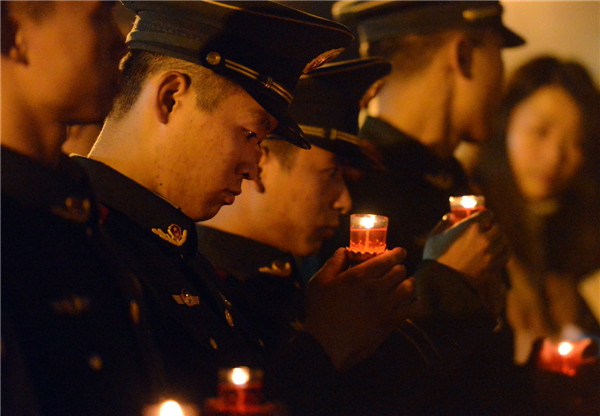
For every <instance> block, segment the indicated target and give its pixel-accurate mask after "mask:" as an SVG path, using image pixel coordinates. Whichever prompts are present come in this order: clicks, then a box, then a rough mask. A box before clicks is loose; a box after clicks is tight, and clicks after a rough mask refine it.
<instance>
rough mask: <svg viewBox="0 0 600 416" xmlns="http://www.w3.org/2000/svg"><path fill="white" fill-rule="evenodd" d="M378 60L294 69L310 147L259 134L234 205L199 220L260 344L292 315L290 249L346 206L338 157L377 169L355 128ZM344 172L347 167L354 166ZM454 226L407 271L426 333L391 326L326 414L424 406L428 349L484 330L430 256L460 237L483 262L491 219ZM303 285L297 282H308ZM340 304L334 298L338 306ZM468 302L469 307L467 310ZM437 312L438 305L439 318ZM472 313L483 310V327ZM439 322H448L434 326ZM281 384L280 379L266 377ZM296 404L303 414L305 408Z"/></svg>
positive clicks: (328, 230)
mask: <svg viewBox="0 0 600 416" xmlns="http://www.w3.org/2000/svg"><path fill="white" fill-rule="evenodd" d="M388 71H389V64H388V63H387V62H385V61H383V60H381V59H372V58H370V59H369V58H366V59H358V60H353V61H344V62H337V63H332V64H327V65H324V66H322V67H321V68H318V69H317V70H315V71H313V72H312V73H310V74H307V75H305V76H303V77H302V78H301V79H300V82H299V85H298V87H297V89H296V91H295V100H294V102H293V103H292V105H291V108H290V111H291V112H292V115H293V116H294V117H295V119H296V120H298V122H299V123H300V126H301V128H302V129H303V131H304V132H305V133H306V134H307V135H308V136H309V137H310V140H311V143H312V145H313V147H312V148H311V150H309V151H302V150H300V149H297V148H295V147H293V146H291V145H290V144H288V143H286V142H283V141H282V140H281V138H278V137H277V136H276V135H272V136H270V137H269V138H268V139H267V140H266V141H265V142H264V143H263V145H262V156H261V159H260V162H259V174H258V176H257V177H256V178H255V179H254V181H252V182H245V183H244V187H243V192H242V194H241V196H240V197H239V198H238V200H237V201H236V203H235V204H234V205H232V206H229V207H224V208H223V209H222V210H221V211H220V212H219V214H218V215H217V216H215V217H214V218H212V219H211V220H208V221H205V222H202V223H199V226H198V232H199V236H200V237H201V238H200V239H199V249H200V252H201V253H203V254H205V255H206V257H207V258H208V259H209V260H210V261H211V262H212V263H213V264H214V265H215V267H216V268H217V270H218V271H219V273H220V275H221V277H222V279H223V280H224V283H225V289H224V290H226V291H227V293H228V294H229V295H230V297H231V298H232V299H235V303H236V304H238V305H240V307H242V308H243V310H244V312H245V316H247V317H249V318H250V319H252V320H253V322H254V324H255V327H257V328H258V329H259V330H260V331H261V337H262V339H263V340H264V341H265V343H266V344H267V348H270V349H275V348H276V346H277V344H278V342H281V340H282V339H284V340H285V338H286V336H289V334H290V333H293V331H294V329H293V328H294V327H295V325H297V323H298V322H301V321H302V319H303V305H304V292H303V289H302V279H301V277H300V276H299V273H298V267H297V264H296V261H295V259H296V258H303V257H306V256H309V255H312V254H314V253H316V252H317V251H318V250H319V248H320V247H321V245H322V243H323V242H324V240H326V239H327V238H331V237H332V236H333V234H334V232H335V231H336V229H337V228H338V226H339V217H340V216H341V215H342V214H344V213H346V212H348V211H349V210H350V207H351V204H352V200H351V197H350V194H349V193H348V189H347V188H346V183H345V181H344V177H343V175H344V171H345V170H347V169H348V168H349V167H351V168H352V169H353V170H354V169H360V170H361V171H368V170H370V169H377V168H381V165H380V164H379V163H378V159H377V155H374V154H373V153H370V152H369V147H367V145H366V144H365V142H364V141H361V140H360V139H358V138H357V137H356V134H357V132H358V112H359V101H360V100H361V97H362V95H363V93H364V92H365V91H366V90H367V88H368V87H369V86H370V85H371V84H373V83H374V82H375V81H377V80H378V79H380V78H381V77H382V76H383V75H385V74H387V72H388ZM361 150H362V151H361ZM344 161H345V163H343V162H344ZM369 162H370V163H369ZM352 173H353V174H354V175H353V176H356V173H358V172H352ZM359 174H360V173H359ZM460 227H461V230H460V231H459V232H457V233H456V234H453V233H455V231H456V230H457V229H454V230H452V231H448V232H447V233H446V234H445V235H439V236H437V237H436V238H442V239H444V240H445V241H446V242H448V243H449V242H450V241H452V242H453V243H452V244H449V245H451V246H452V249H448V250H446V249H444V250H436V253H435V255H429V253H428V258H430V259H432V260H430V261H429V262H428V263H427V265H425V266H424V267H422V268H421V270H420V271H419V273H418V274H417V275H415V278H416V279H420V280H423V281H424V286H425V287H426V290H425V291H423V292H428V291H429V292H433V293H434V294H433V296H431V294H429V293H421V296H422V297H423V301H424V302H425V303H426V304H427V306H429V307H431V308H432V309H435V311H428V316H427V318H426V317H425V316H423V317H421V319H420V321H421V322H423V324H424V325H423V328H427V329H428V333H427V335H426V333H425V332H424V331H423V328H419V327H418V326H417V325H415V323H413V322H409V321H407V322H404V323H403V324H402V325H400V327H399V328H398V329H397V330H396V331H395V332H394V335H393V336H391V337H390V338H388V339H387V340H386V342H385V344H384V345H383V346H382V347H381V348H380V349H379V350H378V351H377V353H376V354H375V356H374V357H370V358H368V359H367V360H366V361H364V362H362V363H360V364H359V365H357V366H355V367H353V368H352V369H349V370H348V371H347V372H346V373H345V376H344V377H342V378H341V381H340V386H343V387H342V389H343V391H344V393H345V394H346V397H345V407H340V408H338V409H336V412H335V414H345V415H349V414H358V415H364V414H388V412H399V411H401V410H406V409H412V410H414V411H419V410H420V411H424V410H423V409H428V408H431V404H430V402H431V399H432V397H433V395H432V392H433V391H435V390H436V384H437V383H438V382H437V381H436V380H435V379H434V375H438V374H440V363H439V362H438V361H440V358H443V360H444V362H445V363H446V364H447V365H448V366H454V365H456V362H457V361H458V360H457V359H455V356H457V355H460V354H464V356H465V357H466V356H468V353H469V352H470V350H471V344H474V343H476V338H477V336H478V335H480V334H485V333H486V332H487V333H490V332H491V330H492V328H493V322H494V321H493V319H490V314H489V312H487V311H486V310H485V308H484V307H482V305H481V301H480V300H479V299H478V298H477V296H475V295H474V294H473V291H472V290H471V289H470V287H469V285H468V284H466V281H468V279H465V278H463V276H462V275H461V274H460V273H458V272H456V271H455V270H452V269H450V268H447V267H444V266H443V265H442V264H440V263H438V262H437V261H435V260H441V261H443V259H445V257H444V256H447V255H450V256H455V255H456V250H458V252H463V251H465V247H469V248H470V252H469V256H470V257H471V259H472V260H471V262H472V263H477V264H478V267H481V268H482V269H483V268H486V267H487V261H486V259H485V258H484V256H489V254H486V249H489V247H494V248H492V249H489V251H491V252H495V250H496V248H495V247H502V246H503V243H502V241H501V240H499V239H498V237H499V236H500V233H499V229H498V226H497V225H496V226H494V227H490V230H486V231H485V232H479V231H475V230H476V227H477V221H476V220H475V218H473V220H471V223H470V224H468V223H465V224H462V225H461V226H460ZM474 231H475V232H474ZM446 239H447V240H446ZM439 246H440V243H439V242H436V241H435V238H434V239H432V240H431V246H430V248H433V247H439ZM477 247H484V249H482V250H481V251H479V250H478V249H477ZM500 251H501V250H500ZM500 251H499V252H500ZM448 253H449V254H448ZM489 257H497V258H499V259H500V260H498V261H499V262H501V261H502V258H504V259H505V256H503V255H502V254H499V255H497V256H489ZM463 260H466V256H463ZM484 279H485V277H484V278H483V279H482V280H484ZM469 283H472V281H470V282H469ZM313 284H314V282H312V281H311V282H310V283H309V290H310V287H311V286H312V285H313ZM438 293H441V295H439V294H438ZM459 294H460V295H459ZM440 297H441V298H443V300H442V301H441V302H440V299H439V298H440ZM432 298H433V299H434V300H432ZM341 301H342V302H346V299H341ZM453 302H462V303H463V305H462V311H461V312H457V311H456V309H454V308H448V307H447V306H448V305H451V304H452V303H453ZM349 307H351V306H349ZM469 308H471V310H470V311H469ZM343 311H344V309H343V308H340V309H339V313H340V314H341V313H343ZM467 311H468V312H467ZM475 311H476V312H475ZM469 313H471V314H473V315H477V314H478V315H479V317H478V318H477V319H473V317H472V316H468V314H469ZM443 314H446V315H448V316H447V317H445V319H444V320H443V322H444V323H443V324H442V320H441V319H440V315H443ZM484 317H487V318H488V319H489V320H488V321H487V323H488V325H487V326H486V325H485V322H486V319H485V318H484ZM430 321H436V324H434V325H431V324H430ZM443 325H447V326H448V328H443V329H440V327H441V326H443ZM478 326H480V327H478ZM456 327H459V328H458V329H457V328H456ZM442 338H445V340H444V341H441V339H442ZM450 344H451V347H447V346H448V345H450ZM463 358H464V357H463ZM286 384H287V381H286V380H285V379H284V378H282V380H280V383H279V384H278V385H276V386H274V387H275V388H277V387H280V386H281V385H286ZM328 394H333V392H328ZM413 396H417V397H416V398H415V397H413ZM294 399H295V398H292V399H288V400H289V401H293V400H294ZM297 406H302V403H298V404H297ZM303 410H304V414H313V413H314V412H315V411H316V410H315V409H314V408H304V409H303ZM329 411H330V412H331V410H329Z"/></svg>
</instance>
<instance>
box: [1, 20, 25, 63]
mask: <svg viewBox="0 0 600 416" xmlns="http://www.w3.org/2000/svg"><path fill="white" fill-rule="evenodd" d="M5 23H6V24H7V25H8V27H7V28H2V36H3V37H2V54H6V55H7V56H8V58H9V59H10V60H12V61H14V62H16V63H21V64H24V65H27V63H28V61H29V60H28V58H27V41H26V36H25V34H24V32H23V25H22V24H21V23H19V21H18V19H17V18H16V17H13V16H10V18H7V19H6V22H5Z"/></svg>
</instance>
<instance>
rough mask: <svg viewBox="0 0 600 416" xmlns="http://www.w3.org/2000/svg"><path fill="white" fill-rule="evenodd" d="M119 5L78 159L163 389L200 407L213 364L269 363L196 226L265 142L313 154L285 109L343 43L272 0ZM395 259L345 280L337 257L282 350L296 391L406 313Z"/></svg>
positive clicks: (396, 253) (212, 379) (309, 391)
mask: <svg viewBox="0 0 600 416" xmlns="http://www.w3.org/2000/svg"><path fill="white" fill-rule="evenodd" d="M125 4H126V5H127V6H128V7H130V8H131V9H132V10H134V11H135V12H136V13H137V16H138V17H137V19H136V22H135V24H134V27H133V29H132V31H131V32H130V34H129V35H128V40H127V43H128V45H129V47H130V48H131V53H130V54H129V55H128V57H127V58H126V59H125V60H124V61H123V62H122V68H123V88H122V90H121V92H120V94H119V95H118V96H117V98H116V101H115V105H114V107H113V110H112V112H111V114H110V115H109V116H108V118H107V120H106V122H105V124H104V127H103V130H102V133H101V134H100V136H99V139H98V141H97V142H96V144H95V146H94V148H93V149H92V151H91V153H90V155H89V158H79V162H80V163H81V165H82V166H84V167H85V169H86V170H87V172H88V173H89V175H90V176H91V178H92V182H93V185H94V187H95V190H96V191H97V192H98V196H99V199H100V201H101V202H102V203H103V205H104V207H105V208H106V210H105V211H104V216H103V219H104V222H103V224H104V229H105V230H106V232H107V233H108V234H109V235H110V237H111V240H112V241H113V243H114V244H115V245H116V246H117V247H118V248H119V250H120V251H121V252H122V253H123V255H124V256H125V257H126V258H127V259H128V261H129V264H130V266H131V267H132V269H133V270H134V271H135V272H136V273H137V274H138V275H139V276H140V280H141V284H142V286H143V288H144V290H145V292H146V294H147V296H148V298H149V299H148V303H149V305H150V309H151V312H152V316H151V318H152V319H151V325H153V329H154V331H155V334H156V336H157V339H158V342H159V346H160V347H161V348H162V351H163V352H164V354H165V356H166V357H165V358H166V365H165V367H166V372H167V377H168V381H169V385H170V386H172V387H173V390H174V391H175V392H176V393H179V396H181V397H184V398H185V399H187V400H188V401H192V402H199V401H201V400H202V399H203V398H204V397H207V396H209V395H214V394H215V393H216V381H217V369H218V368H219V367H228V366H234V365H240V364H244V365H250V366H264V364H265V361H266V359H267V358H270V357H266V356H265V354H264V352H263V351H262V349H263V347H262V345H263V344H264V342H263V341H262V340H261V339H260V337H259V336H257V333H256V330H255V329H254V328H253V327H252V325H251V324H249V323H248V322H247V320H246V319H245V317H244V316H243V314H240V313H239V312H238V311H237V308H236V305H235V304H233V302H231V301H230V300H229V299H228V298H227V297H226V296H225V295H224V294H223V293H222V291H221V289H220V287H219V286H220V281H219V279H218V277H217V276H216V274H215V273H214V270H213V269H212V267H211V266H210V264H209V263H208V262H207V261H206V260H205V259H204V258H203V257H202V256H201V255H199V254H198V252H197V236H196V229H195V224H194V221H199V220H205V219H208V218H211V217H212V216H214V215H215V214H216V213H217V212H218V210H219V209H220V208H221V206H223V205H227V204H232V203H233V202H234V200H235V197H236V196H237V195H238V194H239V193H240V191H241V184H242V181H243V179H254V178H255V177H256V175H257V163H258V159H259V157H260V148H259V145H260V143H261V142H262V140H263V139H264V138H265V137H266V136H267V134H269V133H272V132H277V133H278V134H279V135H281V136H282V137H285V138H286V139H287V140H289V141H290V142H292V143H294V144H296V145H298V146H300V147H308V142H307V141H306V140H305V139H304V137H303V134H302V132H301V130H300V128H299V127H298V126H297V124H296V123H295V122H294V121H293V120H292V118H291V116H290V115H289V113H288V105H289V103H290V102H291V101H292V98H293V93H292V91H293V89H294V87H295V85H296V83H297V81H298V78H299V77H300V74H301V73H302V72H303V71H305V72H310V70H312V69H314V68H316V67H317V66H318V65H320V64H322V63H323V62H324V61H325V60H327V59H331V58H332V57H333V56H335V55H336V53H338V52H339V49H340V48H342V47H344V46H345V45H347V44H348V43H349V42H350V41H351V39H352V36H351V35H350V33H349V31H348V30H347V29H346V28H345V27H344V26H342V25H339V24H337V23H335V22H330V21H327V20H324V19H320V18H317V17H314V16H312V15H307V14H305V13H302V12H299V11H296V10H293V9H289V8H287V7H285V6H281V5H279V4H276V3H271V2H239V3H237V2H232V3H227V2H211V1H206V2H125ZM402 258H403V252H402V250H400V249H396V250H391V251H390V252H389V253H387V254H385V255H382V256H379V257H378V258H376V259H373V260H372V261H370V262H366V263H364V264H363V265H361V267H355V268H353V269H352V270H350V271H348V272H344V270H345V269H344V265H345V262H344V260H345V256H344V253H343V252H340V253H339V254H338V255H337V256H336V257H335V258H334V260H333V261H332V262H331V263H330V264H329V266H328V267H327V268H324V269H323V271H322V273H321V274H320V279H321V281H322V289H321V290H320V291H319V294H320V296H321V297H320V298H316V299H315V302H314V306H313V309H314V310H319V311H323V312H326V313H324V314H320V313H313V314H312V316H313V317H312V320H310V319H307V321H306V325H305V331H304V332H303V333H301V334H299V336H298V337H296V338H295V339H294V341H293V342H292V343H291V344H290V346H289V349H288V350H287V351H288V354H287V355H286V354H284V353H282V354H281V357H285V356H287V357H290V358H293V360H294V363H293V365H297V364H298V363H299V362H300V361H301V360H302V357H300V356H299V355H297V354H296V351H302V352H303V353H304V358H303V360H304V361H303V362H304V363H305V365H304V366H303V368H304V370H305V371H303V372H296V373H293V372H290V373H289V377H290V379H297V378H299V379H300V380H299V381H298V382H297V383H295V384H293V383H292V385H294V388H296V389H298V392H299V393H300V394H304V395H305V397H307V398H310V400H314V399H315V398H317V397H318V395H316V394H315V395H313V391H315V390H318V389H319V388H320V386H323V385H326V384H327V383H328V380H332V381H331V383H334V382H335V377H333V376H331V374H335V371H336V369H337V368H340V367H342V366H345V365H347V363H348V362H349V361H352V360H354V359H356V357H357V356H358V355H359V354H358V353H359V352H362V351H363V350H365V348H366V346H367V345H371V344H372V343H373V342H378V341H379V340H380V339H381V338H382V337H384V336H385V334H386V332H389V331H391V330H392V328H393V326H394V325H395V323H397V321H398V320H400V319H402V318H403V317H404V316H405V312H404V308H403V307H402V305H403V304H404V303H405V302H406V299H407V297H410V295H411V294H412V293H413V292H414V287H413V286H412V285H411V284H410V282H408V283H404V277H405V276H404V273H403V270H402V269H401V268H400V267H399V266H397V265H398V264H399V262H400V261H401V260H402ZM396 266H397V267H396ZM356 278H358V282H359V284H356V283H355V281H356ZM373 282H375V284H374V285H373V284H369V283H373ZM373 286H374V287H373ZM368 289H371V291H373V290H374V292H373V293H374V294H375V295H377V296H372V298H370V299H368V300H369V301H368V302H360V303H358V302H357V305H356V308H355V309H353V311H354V312H355V313H356V314H358V316H360V318H361V319H360V320H357V321H356V322H353V321H352V320H350V323H351V325H346V326H339V330H337V331H335V332H333V333H330V332H329V331H326V330H324V328H330V327H332V325H331V324H330V323H328V322H327V323H323V322H324V321H326V320H327V319H331V318H332V317H336V314H334V313H327V312H329V310H328V308H330V305H329V303H327V300H328V298H329V297H332V296H334V295H335V294H336V293H337V297H338V298H339V297H340V296H339V291H340V290H345V291H347V293H349V294H352V295H354V296H355V299H358V298H360V295H359V294H360V293H362V294H363V295H364V292H365V291H366V290H368ZM357 292H358V293H357ZM407 293H408V295H407ZM382 304H385V305H388V306H390V307H389V308H382V306H381V305H382ZM394 306H398V308H394ZM359 323H360V324H361V325H362V327H361V328H360V332H359V335H360V336H355V337H352V338H349V337H348V336H347V335H348V331H349V330H348V327H350V328H356V326H357V324H359ZM341 340H344V342H341ZM273 362H275V361H273ZM284 365H285V361H282V364H281V366H284ZM278 368H281V367H278ZM266 376H267V377H268V376H269V372H267V374H266ZM321 396H323V397H322V398H323V399H324V400H325V399H328V397H327V396H326V395H325V394H323V393H321Z"/></svg>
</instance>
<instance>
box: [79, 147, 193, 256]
mask: <svg viewBox="0 0 600 416" xmlns="http://www.w3.org/2000/svg"><path fill="white" fill-rule="evenodd" d="M73 158H74V159H75V160H76V161H77V163H79V164H80V165H81V166H82V167H83V168H84V169H85V170H86V172H87V173H88V175H89V177H90V181H91V183H92V188H93V189H94V192H95V193H96V197H97V198H98V201H100V202H101V203H102V205H104V206H105V207H106V208H108V210H109V212H110V211H111V210H114V211H116V212H119V213H120V214H122V215H125V216H126V217H128V218H129V219H130V220H131V221H133V222H134V223H136V224H137V225H138V226H140V227H141V228H142V229H144V230H145V231H146V232H147V233H148V235H149V236H151V237H152V238H154V239H155V240H156V242H157V243H158V244H159V245H160V246H162V247H165V248H167V249H168V250H172V251H174V252H176V253H177V254H180V255H186V256H187V255H192V254H194V253H195V252H196V245H197V243H196V241H197V239H196V228H195V224H194V222H193V221H192V220H191V219H190V218H189V217H188V216H186V215H185V214H183V213H182V212H181V210H180V209H179V208H178V207H177V206H175V205H173V204H172V203H170V202H169V201H167V200H166V199H164V198H162V197H161V196H160V195H158V194H155V193H154V192H151V191H149V190H148V189H146V188H144V187H143V186H142V185H140V184H138V183H137V182H135V181H133V180H131V179H129V178H128V177H127V176H125V175H123V174H121V173H119V172H117V171H116V170H114V169H112V168H111V167H109V166H107V165H105V164H104V163H102V162H99V161H97V160H93V159H88V158H85V157H82V156H73ZM109 215H110V214H109Z"/></svg>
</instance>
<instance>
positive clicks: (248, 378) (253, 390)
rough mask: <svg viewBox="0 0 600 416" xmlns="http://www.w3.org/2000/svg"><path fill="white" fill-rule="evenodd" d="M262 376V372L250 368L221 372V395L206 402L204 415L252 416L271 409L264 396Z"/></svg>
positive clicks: (219, 388) (230, 369)
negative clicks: (232, 415) (230, 415)
mask: <svg viewBox="0 0 600 416" xmlns="http://www.w3.org/2000/svg"><path fill="white" fill-rule="evenodd" d="M262 375H263V372H262V371H261V370H255V369H251V368H248V367H235V368H228V369H222V370H220V371H219V386H218V392H219V395H218V397H216V398H211V399H207V400H206V401H205V403H204V410H203V414H206V415H208V416H210V415H225V414H239V415H246V414H247V415H250V414H254V413H257V412H258V411H259V410H264V409H267V408H269V407H267V406H266V404H265V403H264V400H263V396H262ZM261 414H262V413H261Z"/></svg>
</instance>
